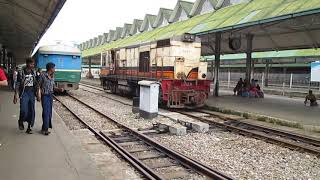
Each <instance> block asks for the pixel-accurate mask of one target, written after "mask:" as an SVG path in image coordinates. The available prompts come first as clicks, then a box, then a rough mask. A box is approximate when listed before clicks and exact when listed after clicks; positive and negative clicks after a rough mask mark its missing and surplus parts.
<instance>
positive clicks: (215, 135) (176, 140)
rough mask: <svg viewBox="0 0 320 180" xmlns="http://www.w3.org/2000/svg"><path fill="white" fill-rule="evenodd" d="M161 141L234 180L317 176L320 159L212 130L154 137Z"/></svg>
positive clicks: (319, 171)
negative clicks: (204, 132) (205, 132)
mask: <svg viewBox="0 0 320 180" xmlns="http://www.w3.org/2000/svg"><path fill="white" fill-rule="evenodd" d="M154 139H155V140H157V141H159V142H160V143H162V144H164V145H166V146H168V147H170V148H172V149H174V150H176V151H178V152H180V153H183V154H185V155H187V156H189V157H192V158H194V159H196V160H198V161H200V162H202V163H204V164H207V165H209V166H211V167H213V168H217V169H218V170H219V171H222V172H224V173H226V174H227V175H230V176H232V177H234V178H236V179H319V177H320V160H319V158H317V157H316V156H314V155H311V154H308V153H300V152H297V151H292V150H290V149H287V148H283V147H280V146H277V145H273V144H269V143H266V142H264V141H261V140H256V139H253V138H248V137H244V136H241V135H237V134H233V133H230V132H225V131H222V130H220V129H214V130H211V131H210V132H209V133H207V134H203V133H190V134H187V135H186V136H180V137H179V136H170V135H165V136H161V137H159V136H158V137H155V138H154Z"/></svg>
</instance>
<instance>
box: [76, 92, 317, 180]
mask: <svg viewBox="0 0 320 180" xmlns="http://www.w3.org/2000/svg"><path fill="white" fill-rule="evenodd" d="M72 95H74V96H76V97H77V98H80V99H81V100H83V101H84V102H86V103H88V104H90V105H91V106H92V107H94V108H96V109H98V110H99V111H101V112H104V113H105V114H107V115H108V116H110V117H111V118H113V119H115V120H117V121H118V122H120V123H123V124H125V125H127V126H129V127H131V128H140V129H146V128H151V127H152V124H153V123H156V122H161V121H168V122H172V121H171V120H168V119H167V118H163V117H161V116H160V117H158V118H156V119H154V120H151V121H150V120H144V119H142V118H139V116H138V115H134V114H132V112H131V110H132V109H131V108H132V107H130V106H127V105H123V104H121V103H119V102H115V101H113V100H110V99H107V98H104V97H101V96H98V95H95V94H93V93H90V92H86V91H82V90H79V91H74V92H72ZM106 95H108V94H106ZM112 96H113V97H114V95H112ZM119 99H122V98H119ZM122 100H124V99H122ZM128 102H130V100H128ZM154 139H155V140H157V141H159V142H160V143H162V144H164V145H166V146H168V147H170V148H171V149H173V150H176V151H178V152H180V153H183V154H185V155H186V156H189V157H192V158H194V159H196V160H199V161H200V162H202V163H204V164H207V165H208V166H210V167H213V168H216V169H218V170H219V171H221V172H224V173H225V174H227V175H229V176H231V177H234V178H235V179H319V177H320V160H319V158H317V157H316V156H314V155H311V154H308V153H301V152H298V151H293V150H290V149H288V148H283V147H281V146H278V145H274V144H270V143H266V142H264V141H261V140H256V139H254V138H249V137H245V136H242V135H238V134H234V133H230V132H226V131H223V130H221V129H211V130H210V132H209V133H188V134H187V135H186V136H171V135H164V136H156V137H155V138H154Z"/></svg>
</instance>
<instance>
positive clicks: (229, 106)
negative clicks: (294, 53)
mask: <svg viewBox="0 0 320 180" xmlns="http://www.w3.org/2000/svg"><path fill="white" fill-rule="evenodd" d="M220 95H221V96H220V97H214V96H210V97H209V99H208V100H207V102H206V105H207V106H208V107H209V108H212V109H216V110H218V111H225V112H229V113H239V112H240V113H247V114H251V115H256V116H257V117H259V116H261V117H270V118H275V119H279V120H284V121H286V122H292V123H296V124H298V125H301V126H302V127H306V128H307V129H310V128H311V129H314V128H315V129H318V128H319V127H320V119H319V117H320V107H319V106H318V107H310V106H305V105H304V103H303V102H304V98H289V97H284V96H277V95H268V94H267V95H265V98H264V99H258V98H243V97H239V96H234V95H233V92H231V91H229V90H221V91H220Z"/></svg>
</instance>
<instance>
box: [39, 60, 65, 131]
mask: <svg viewBox="0 0 320 180" xmlns="http://www.w3.org/2000/svg"><path fill="white" fill-rule="evenodd" d="M46 69H47V71H46V72H43V73H41V74H40V77H39V85H40V89H41V104H42V122H43V124H42V128H41V132H42V133H43V134H44V135H46V136H47V135H49V134H50V132H49V128H52V122H51V119H52V103H53V92H54V89H55V87H54V72H55V64H53V63H48V64H47V65H46ZM60 90H61V89H60ZM62 91H63V90H62Z"/></svg>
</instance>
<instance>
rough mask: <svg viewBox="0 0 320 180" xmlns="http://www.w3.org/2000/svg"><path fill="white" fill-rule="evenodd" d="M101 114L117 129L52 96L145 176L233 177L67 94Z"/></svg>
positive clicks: (159, 177) (182, 177)
mask: <svg viewBox="0 0 320 180" xmlns="http://www.w3.org/2000/svg"><path fill="white" fill-rule="evenodd" d="M69 96H70V97H71V98H72V99H74V100H75V101H77V102H79V103H81V104H82V105H84V106H86V107H87V108H88V109H90V110H92V111H94V112H95V113H97V114H99V115H100V116H102V117H104V118H106V119H108V120H110V121H111V122H113V123H115V124H116V125H117V127H118V128H119V129H117V130H114V131H99V130H97V129H95V128H93V127H92V126H91V125H90V124H89V123H88V122H86V120H84V119H82V118H81V117H79V116H78V115H77V114H76V113H75V112H74V111H73V110H72V109H71V108H69V107H68V106H67V105H65V104H64V103H63V102H62V101H60V100H59V98H57V97H55V98H56V100H57V101H59V102H60V103H61V104H62V105H63V106H64V107H65V108H66V109H67V110H69V111H70V112H71V113H72V114H73V115H74V116H75V117H76V118H77V119H78V120H79V121H80V122H81V123H83V124H84V125H85V126H86V127H87V128H88V129H89V130H90V131H91V132H92V133H93V134H95V136H96V137H97V138H98V139H100V140H101V141H102V142H104V143H105V144H107V145H108V146H110V147H111V148H113V149H114V150H115V151H116V152H117V153H118V154H119V155H121V156H122V157H123V158H124V159H125V160H126V161H128V162H129V163H130V164H131V165H132V166H133V167H134V168H135V169H136V170H138V171H139V172H140V173H141V174H142V175H143V176H144V177H145V178H147V179H232V178H231V177H228V176H226V175H224V174H223V173H221V172H219V171H217V170H215V169H212V168H210V167H208V166H206V165H203V164H201V163H199V162H197V161H195V160H193V159H191V158H188V157H186V156H184V155H182V154H180V153H177V152H175V151H173V150H171V149H169V148H167V147H164V146H162V145H161V144H159V143H158V142H156V141H154V140H153V139H151V138H150V137H148V136H147V135H145V134H143V133H141V132H138V131H136V130H134V129H131V128H129V127H127V126H125V125H123V124H121V123H118V122H117V121H115V120H113V119H112V118H110V117H108V116H107V115H106V114H104V113H102V112H100V111H98V110H96V109H94V108H93V107H92V106H90V105H88V104H86V103H85V102H83V101H81V100H80V99H78V98H76V97H74V96H72V95H69Z"/></svg>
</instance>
